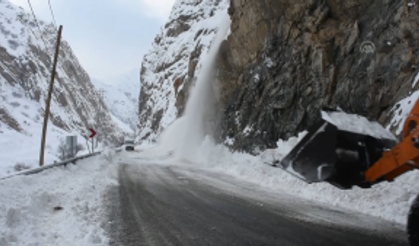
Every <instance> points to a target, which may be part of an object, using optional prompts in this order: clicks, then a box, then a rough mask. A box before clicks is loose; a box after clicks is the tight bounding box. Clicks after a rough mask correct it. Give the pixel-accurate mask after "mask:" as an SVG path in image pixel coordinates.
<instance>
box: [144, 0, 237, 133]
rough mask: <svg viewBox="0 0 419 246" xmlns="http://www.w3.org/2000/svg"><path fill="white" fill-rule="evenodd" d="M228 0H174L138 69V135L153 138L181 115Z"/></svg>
mask: <svg viewBox="0 0 419 246" xmlns="http://www.w3.org/2000/svg"><path fill="white" fill-rule="evenodd" d="M228 6H229V1H228V0H206V1H196V0H177V1H176V2H175V4H174V6H173V9H172V12H171V14H170V17H169V20H168V22H167V24H166V25H165V26H164V27H162V29H161V30H160V33H159V34H158V35H157V37H156V38H155V40H154V43H153V44H152V48H151V49H150V51H149V52H148V53H147V54H146V55H145V57H144V60H143V63H142V68H141V85H142V87H141V93H140V118H139V125H138V131H139V132H138V136H139V137H138V138H139V139H149V140H155V139H156V137H157V136H158V135H159V133H160V132H162V130H164V129H165V128H166V127H167V126H168V125H170V124H171V123H172V122H173V121H174V120H175V119H176V118H177V117H178V116H179V115H181V114H182V112H183V110H184V107H185V103H186V100H187V98H188V93H189V89H190V86H191V85H192V84H193V83H194V82H195V80H196V73H197V71H199V68H200V67H201V62H202V59H201V58H202V57H203V55H205V54H206V52H207V51H208V49H209V46H210V43H211V41H212V40H213V39H214V37H215V34H216V30H217V27H218V26H219V24H220V18H219V17H220V15H222V14H223V13H225V12H226V11H227V8H228Z"/></svg>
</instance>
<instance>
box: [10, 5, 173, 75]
mask: <svg viewBox="0 0 419 246" xmlns="http://www.w3.org/2000/svg"><path fill="white" fill-rule="evenodd" d="M10 1H11V2H13V3H14V4H16V5H19V6H21V7H23V8H24V9H26V10H29V5H28V1H27V0H10ZM174 1H175V0H50V2H51V5H52V8H53V11H54V14H55V20H56V22H57V25H63V38H64V39H65V40H66V41H68V42H69V43H70V45H71V47H72V49H73V51H74V52H75V53H76V55H77V57H78V59H79V61H80V63H81V64H82V66H83V67H84V68H85V69H86V70H87V72H88V73H89V75H90V76H91V77H93V78H98V79H101V80H107V78H109V77H112V76H117V75H120V74H124V73H125V72H128V71H131V70H133V69H140V67H141V61H142V58H143V56H144V54H145V53H146V52H147V51H148V49H149V48H150V46H151V43H152V42H153V40H154V37H155V36H156V35H157V33H158V32H159V30H160V27H161V26H162V25H164V24H165V22H166V20H167V18H168V16H169V13H170V10H171V8H172V5H173V3H174ZM31 3H32V6H33V8H34V11H35V14H36V15H37V16H38V17H39V18H40V19H43V20H45V21H48V22H52V17H51V13H50V10H49V6H48V0H31Z"/></svg>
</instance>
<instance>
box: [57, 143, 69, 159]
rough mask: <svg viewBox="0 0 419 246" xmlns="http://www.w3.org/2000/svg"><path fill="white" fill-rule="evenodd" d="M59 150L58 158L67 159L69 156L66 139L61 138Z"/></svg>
mask: <svg viewBox="0 0 419 246" xmlns="http://www.w3.org/2000/svg"><path fill="white" fill-rule="evenodd" d="M57 152H58V154H59V156H58V158H59V159H60V160H65V159H66V157H67V149H66V144H65V141H64V140H63V139H61V140H60V143H59V144H58V147H57Z"/></svg>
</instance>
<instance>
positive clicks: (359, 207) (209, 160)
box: [200, 134, 419, 224]
mask: <svg viewBox="0 0 419 246" xmlns="http://www.w3.org/2000/svg"><path fill="white" fill-rule="evenodd" d="M302 137H303V134H301V135H300V136H299V138H302ZM297 142H298V139H297V138H292V139H290V140H289V141H288V142H283V141H280V142H278V148H277V149H275V150H268V151H267V152H264V153H263V154H261V155H260V156H251V155H249V154H245V153H231V152H230V151H229V150H228V149H227V148H226V147H224V146H221V145H214V144H212V143H211V141H210V140H208V139H207V140H206V142H205V143H204V144H203V146H202V148H201V150H200V151H201V152H202V153H201V156H202V157H203V159H202V163H201V165H202V166H205V167H206V168H210V169H215V170H216V171H219V172H223V173H227V174H229V175H232V176H235V177H237V178H239V179H244V180H247V181H249V182H252V183H255V184H257V185H260V186H262V187H266V188H270V189H274V190H282V191H284V192H287V193H290V194H292V195H296V196H299V197H303V198H306V199H309V200H315V201H319V202H324V203H327V204H332V205H334V206H338V207H343V208H346V209H349V210H354V211H358V212H362V213H365V214H369V215H373V216H376V217H380V218H383V219H386V220H389V221H392V222H395V223H400V224H406V219H407V214H408V212H409V208H410V204H411V203H412V202H413V199H414V198H415V197H416V196H417V195H418V193H419V183H418V182H417V180H419V172H418V171H412V172H410V173H407V174H405V175H403V176H402V177H400V178H398V179H396V180H395V181H394V182H393V183H387V182H384V183H381V184H378V185H376V186H374V187H373V188H371V189H361V188H357V187H354V188H353V189H352V190H341V189H338V188H335V187H334V186H332V185H330V184H328V183H316V184H307V183H305V182H304V181H301V180H299V179H298V178H296V177H294V176H292V175H291V174H289V173H287V172H285V171H283V170H282V169H279V168H273V167H271V166H269V165H264V164H263V163H264V162H268V161H270V160H272V157H273V156H274V157H276V158H278V157H279V158H282V157H283V156H285V155H286V154H287V153H288V152H289V150H290V149H292V148H293V146H294V145H295V144H296V143H297Z"/></svg>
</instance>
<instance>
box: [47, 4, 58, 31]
mask: <svg viewBox="0 0 419 246" xmlns="http://www.w3.org/2000/svg"><path fill="white" fill-rule="evenodd" d="M48 5H49V11H50V12H51V16H52V21H53V22H54V26H57V23H56V22H55V15H54V10H53V9H52V5H51V0H48Z"/></svg>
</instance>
